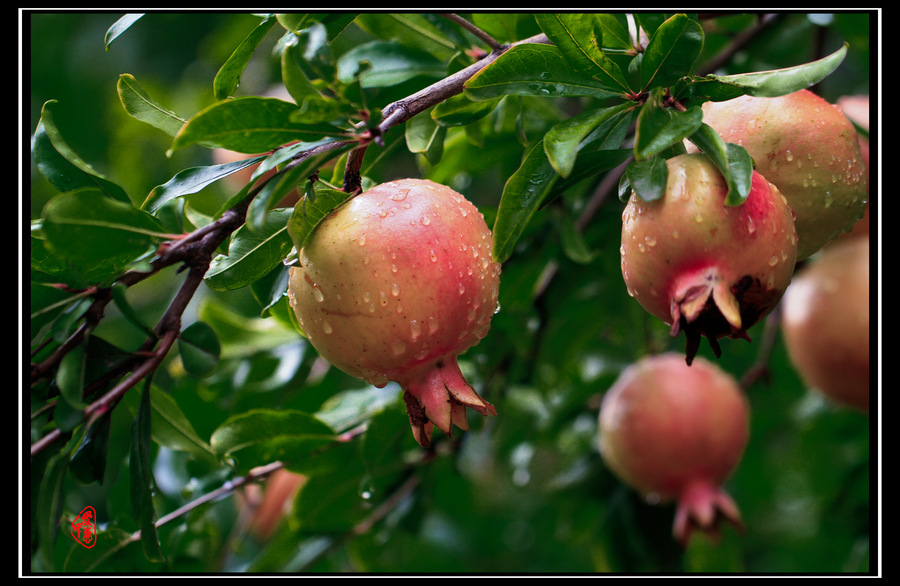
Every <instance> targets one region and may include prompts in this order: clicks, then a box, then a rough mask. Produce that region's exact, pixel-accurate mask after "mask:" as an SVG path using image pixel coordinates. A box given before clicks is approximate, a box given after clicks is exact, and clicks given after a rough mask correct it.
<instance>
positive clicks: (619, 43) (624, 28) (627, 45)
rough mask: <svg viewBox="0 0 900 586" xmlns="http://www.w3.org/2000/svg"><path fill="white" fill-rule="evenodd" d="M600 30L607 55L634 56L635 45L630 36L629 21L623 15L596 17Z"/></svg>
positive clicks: (604, 14)
mask: <svg viewBox="0 0 900 586" xmlns="http://www.w3.org/2000/svg"><path fill="white" fill-rule="evenodd" d="M596 19H597V26H598V27H599V29H600V35H599V39H600V42H601V43H602V45H601V47H602V49H603V51H604V52H605V53H614V54H633V53H634V44H633V43H632V41H631V35H630V34H628V19H627V17H626V15H625V14H623V13H601V14H597V15H596Z"/></svg>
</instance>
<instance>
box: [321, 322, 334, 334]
mask: <svg viewBox="0 0 900 586" xmlns="http://www.w3.org/2000/svg"><path fill="white" fill-rule="evenodd" d="M322 331H323V332H325V333H326V334H330V333H331V332H333V331H334V329H333V328H332V327H331V324H330V323H328V322H327V321H324V322H322Z"/></svg>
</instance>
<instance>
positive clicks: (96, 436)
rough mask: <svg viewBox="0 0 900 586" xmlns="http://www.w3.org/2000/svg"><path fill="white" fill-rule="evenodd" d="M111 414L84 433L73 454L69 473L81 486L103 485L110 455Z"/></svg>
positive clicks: (104, 416)
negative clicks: (94, 483)
mask: <svg viewBox="0 0 900 586" xmlns="http://www.w3.org/2000/svg"><path fill="white" fill-rule="evenodd" d="M110 420H111V417H110V414H109V413H107V414H105V415H103V416H102V417H100V418H99V419H98V420H96V421H95V422H93V423H92V424H91V425H90V426H89V427H88V428H87V429H86V430H85V432H84V436H83V438H82V440H81V443H80V444H78V447H77V448H76V449H75V452H74V453H73V454H72V458H71V460H70V462H69V472H70V473H71V474H72V478H74V479H75V481H76V482H78V483H79V484H83V485H87V484H91V483H93V482H96V483H98V484H103V475H104V474H105V473H106V460H107V457H108V455H109V428H110Z"/></svg>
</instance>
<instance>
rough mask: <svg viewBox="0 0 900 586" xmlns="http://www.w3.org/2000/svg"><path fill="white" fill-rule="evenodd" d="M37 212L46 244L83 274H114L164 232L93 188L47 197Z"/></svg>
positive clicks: (141, 214)
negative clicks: (40, 217) (40, 215)
mask: <svg viewBox="0 0 900 586" xmlns="http://www.w3.org/2000/svg"><path fill="white" fill-rule="evenodd" d="M43 215H44V224H43V229H44V234H45V235H46V241H45V242H46V245H47V246H48V247H49V249H50V250H51V251H53V253H54V254H56V255H57V256H58V257H59V258H61V259H64V260H66V261H68V262H69V263H70V265H72V266H74V267H76V268H77V269H78V270H79V271H81V272H82V274H84V275H85V278H93V279H98V280H102V279H104V278H107V277H112V276H115V275H117V274H119V273H120V272H122V271H123V270H125V269H126V268H127V267H128V266H129V265H131V264H132V263H133V262H134V261H135V260H137V259H138V258H139V257H140V256H141V255H144V254H146V253H147V252H148V251H149V250H151V248H152V246H153V244H154V242H155V241H156V240H157V239H159V238H165V237H167V235H166V234H163V233H162V232H161V228H160V226H159V223H158V222H157V221H156V220H155V219H154V218H153V216H150V215H149V214H147V213H145V212H143V211H141V210H139V209H137V208H135V207H134V206H132V205H131V204H126V203H122V202H119V201H114V200H112V199H110V198H109V197H107V196H106V195H105V194H104V193H102V192H101V191H99V190H98V189H95V188H85V189H79V190H76V191H70V192H67V193H61V194H59V195H57V196H55V197H53V198H52V199H51V200H50V201H49V202H47V205H46V206H45V207H44V212H43Z"/></svg>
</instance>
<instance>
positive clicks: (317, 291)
mask: <svg viewBox="0 0 900 586" xmlns="http://www.w3.org/2000/svg"><path fill="white" fill-rule="evenodd" d="M313 298H315V300H316V301H318V302H319V303H322V302H323V301H325V295H324V294H323V293H322V290H321V289H319V288H318V287H313Z"/></svg>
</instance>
